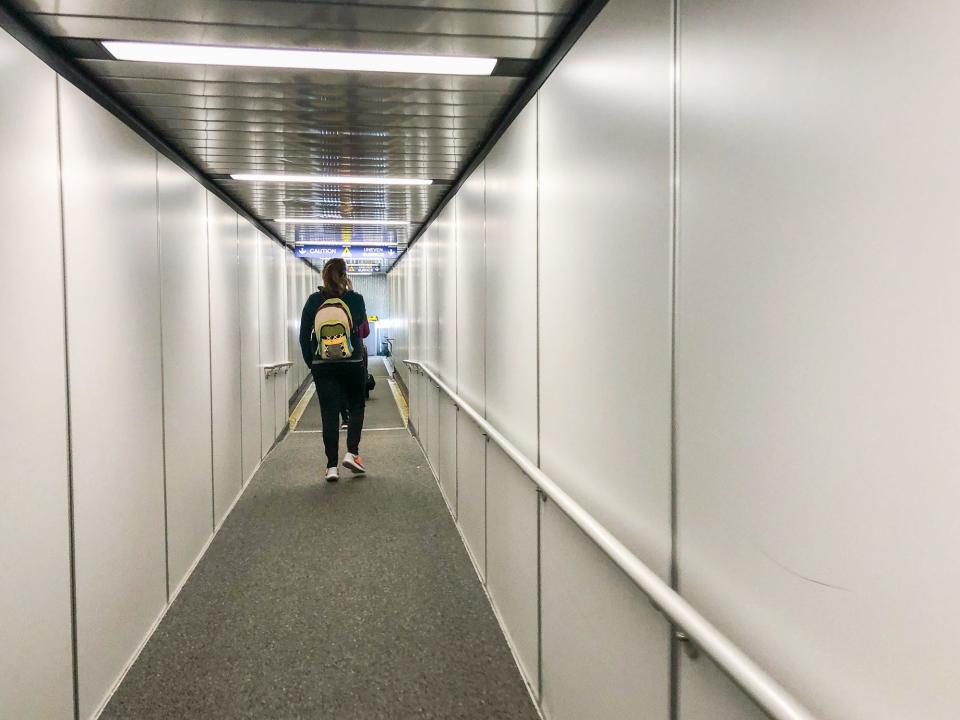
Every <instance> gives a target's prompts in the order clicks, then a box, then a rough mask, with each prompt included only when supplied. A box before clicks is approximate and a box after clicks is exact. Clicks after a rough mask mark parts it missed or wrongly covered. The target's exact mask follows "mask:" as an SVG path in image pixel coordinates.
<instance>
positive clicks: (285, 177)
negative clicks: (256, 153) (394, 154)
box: [230, 173, 433, 185]
mask: <svg viewBox="0 0 960 720" xmlns="http://www.w3.org/2000/svg"><path fill="white" fill-rule="evenodd" d="M230 177H231V178H233V179H234V180H243V181H245V182H281V183H317V184H326V185H430V184H431V183H433V180H429V179H426V180H425V179H423V178H400V177H376V176H369V175H365V176H357V175H294V174H292V173H234V174H233V175H231V176H230Z"/></svg>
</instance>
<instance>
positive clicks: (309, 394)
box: [288, 383, 316, 432]
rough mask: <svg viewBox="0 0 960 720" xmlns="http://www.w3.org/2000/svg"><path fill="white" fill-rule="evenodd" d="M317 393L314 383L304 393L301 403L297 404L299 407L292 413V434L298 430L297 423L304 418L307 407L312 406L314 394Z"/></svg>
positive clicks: (290, 422) (290, 421)
mask: <svg viewBox="0 0 960 720" xmlns="http://www.w3.org/2000/svg"><path fill="white" fill-rule="evenodd" d="M314 392H316V389H315V388H314V386H313V383H310V384H309V385H307V389H306V390H305V391H304V393H303V397H302V398H300V402H298V403H297V406H296V407H295V408H294V409H293V412H292V413H290V420H289V421H288V422H289V424H290V430H291V432H292V431H294V430H296V429H297V423H299V422H300V418H302V417H303V413H305V412H306V410H307V405H309V404H310V401H311V400H312V399H313V393H314Z"/></svg>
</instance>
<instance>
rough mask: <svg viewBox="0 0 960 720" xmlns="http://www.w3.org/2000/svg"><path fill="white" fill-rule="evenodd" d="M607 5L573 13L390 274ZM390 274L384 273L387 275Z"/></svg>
mask: <svg viewBox="0 0 960 720" xmlns="http://www.w3.org/2000/svg"><path fill="white" fill-rule="evenodd" d="M608 1H609V0H585V2H584V3H583V4H582V5H581V6H580V7H579V8H578V9H577V10H576V12H575V13H574V14H573V16H572V17H571V18H570V20H569V21H568V22H567V24H566V26H565V27H564V28H563V30H562V31H561V32H560V34H559V35H558V36H557V38H556V40H555V41H554V42H553V43H552V44H551V45H550V47H549V48H548V50H547V52H546V53H545V54H544V56H543V59H542V60H541V61H540V62H539V63H538V64H537V65H535V67H534V70H533V74H532V75H530V77H529V79H528V80H527V81H526V82H525V83H523V85H522V86H521V87H520V89H519V90H517V94H516V95H515V96H514V98H513V100H512V101H511V103H510V105H509V106H508V107H507V109H506V110H505V111H504V113H503V114H502V115H501V116H500V117H499V119H498V120H497V122H496V124H495V125H494V127H493V130H491V131H490V134H489V135H488V136H487V137H486V138H485V139H484V141H483V144H482V145H481V146H480V149H479V150H477V152H476V153H475V154H474V156H473V157H472V158H471V159H470V162H468V163H467V166H466V167H465V168H464V169H463V170H462V171H461V172H460V174H459V175H457V177H456V178H455V179H454V180H453V182H452V183H451V184H450V188H449V189H448V190H447V192H446V194H444V196H443V197H442V198H441V199H440V202H439V203H437V206H436V207H435V208H434V209H433V212H431V213H430V215H428V216H427V219H426V220H424V221H423V223H421V224H420V227H419V228H417V231H416V232H415V233H414V234H413V237H411V238H410V242H409V243H407V247H406V248H404V250H403V252H402V253H400V255H398V256H397V259H396V260H394V261H393V265H391V266H390V270H393V268H395V267H396V266H397V264H398V263H399V262H400V260H401V259H403V256H404V255H406V254H407V251H408V250H410V248H412V247H413V245H414V243H416V242H417V241H418V240H419V239H420V238H421V237H422V236H423V234H424V233H425V232H426V231H427V229H428V228H429V227H430V225H431V224H432V223H433V222H434V221H435V220H436V219H437V218H438V217H440V213H441V212H443V209H444V208H445V207H446V206H447V204H448V203H449V202H450V201H451V200H452V199H453V198H454V197H455V196H456V194H457V192H459V190H460V188H461V187H462V186H463V184H464V183H465V182H466V181H467V178H469V177H470V175H472V174H473V171H474V170H476V169H477V168H478V167H480V165H481V164H482V163H483V161H484V160H486V159H487V155H489V154H490V151H491V150H493V148H494V146H495V145H496V144H497V142H498V141H499V140H500V138H501V137H502V136H503V134H504V133H505V132H506V131H507V129H508V128H509V127H510V126H511V125H512V124H513V121H514V120H516V119H517V116H518V115H519V114H520V113H521V111H522V110H523V109H524V108H525V107H526V106H527V103H529V102H530V101H531V100H532V99H533V98H534V97H535V96H536V94H537V93H538V92H539V91H540V88H541V87H543V84H544V83H545V82H546V81H547V78H548V77H550V75H551V73H553V71H554V70H555V69H556V68H557V65H559V64H560V61H561V60H563V58H564V57H565V56H566V54H567V53H568V52H569V51H570V48H572V47H573V46H574V44H575V43H576V42H577V40H579V39H580V36H581V35H583V33H584V31H586V29H587V28H588V27H590V23H592V22H593V21H594V19H595V18H596V17H597V15H599V14H600V11H601V10H603V8H604V7H605V6H606V4H607V2H608ZM390 270H388V271H387V272H388V273H389V272H390Z"/></svg>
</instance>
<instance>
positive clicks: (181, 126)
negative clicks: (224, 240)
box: [12, 0, 581, 245]
mask: <svg viewBox="0 0 960 720" xmlns="http://www.w3.org/2000/svg"><path fill="white" fill-rule="evenodd" d="M12 4H13V5H16V6H18V7H19V8H20V9H21V10H23V11H24V12H26V13H27V14H28V15H29V17H30V19H31V20H32V21H33V22H34V23H35V24H36V25H37V26H38V27H39V28H40V29H41V30H42V31H43V32H44V33H46V34H47V35H49V36H51V37H53V38H56V39H57V40H58V41H62V42H63V43H64V45H63V46H64V47H65V48H67V49H68V51H70V52H74V53H76V60H77V62H78V63H79V64H81V65H82V66H83V67H84V68H85V69H86V70H87V71H88V72H89V73H90V74H92V75H93V76H94V77H95V78H96V79H97V80H98V81H99V82H101V83H102V84H103V85H104V87H106V88H107V89H108V90H109V91H110V92H112V93H113V94H114V95H115V97H117V98H118V99H119V100H120V101H121V102H122V103H124V104H125V105H126V106H127V107H128V108H130V109H131V110H133V112H135V113H136V114H137V115H139V116H140V117H141V118H143V119H144V120H145V121H146V122H147V123H148V124H149V125H151V126H152V127H153V128H155V129H156V130H157V132H158V133H159V134H160V135H161V136H163V137H164V138H165V139H166V140H167V141H168V142H170V143H171V144H172V145H174V146H175V147H176V148H177V149H178V150H179V151H180V152H182V153H183V155H184V156H185V157H187V158H188V159H189V160H191V161H192V162H194V163H196V164H197V165H198V166H199V167H200V168H201V169H202V170H204V171H205V172H207V173H208V174H210V175H212V176H213V177H214V179H215V181H216V182H217V183H218V184H219V185H220V186H221V187H222V188H223V189H224V190H225V191H226V192H227V193H228V194H230V195H232V196H233V197H234V198H235V199H236V200H237V201H238V202H239V203H241V204H242V205H244V206H245V207H247V208H248V209H249V210H250V211H251V212H252V213H253V214H254V215H255V216H257V217H258V218H260V219H262V220H264V221H267V222H268V224H269V221H271V220H272V219H274V218H278V217H317V216H324V217H331V216H337V215H342V216H344V217H354V218H363V219H390V220H401V221H405V222H407V223H408V225H406V226H401V227H396V228H389V231H387V230H384V229H382V228H364V229H360V228H357V227H355V228H352V229H351V228H346V229H343V228H331V227H328V226H325V227H315V226H308V227H307V226H290V225H287V226H280V225H272V226H271V227H272V228H273V229H275V230H276V232H277V234H278V235H280V236H281V237H283V238H285V239H286V240H287V241H291V242H292V241H303V240H331V241H333V240H336V241H342V240H344V239H349V238H352V239H353V240H354V241H358V240H360V239H366V240H368V241H371V240H376V239H377V238H379V239H381V240H384V239H393V240H396V241H397V242H399V243H400V244H401V245H403V244H404V243H406V242H407V241H408V240H409V238H410V237H411V236H412V235H413V234H414V233H415V232H416V231H417V230H418V228H419V225H420V224H421V223H422V222H423V221H424V220H425V219H426V218H427V217H428V216H429V215H430V213H431V212H432V210H433V209H434V208H435V207H436V205H437V204H438V203H439V202H440V200H441V199H442V197H443V196H444V194H445V193H446V191H447V189H448V188H449V187H450V184H451V183H452V182H453V181H454V179H455V178H456V177H457V176H458V175H459V174H460V172H461V171H462V170H463V168H464V167H465V166H466V165H467V164H468V163H469V162H470V160H471V158H472V157H473V156H474V154H475V153H476V152H477V151H478V150H479V149H480V147H481V145H482V143H483V141H484V140H485V139H486V137H487V136H488V135H489V133H490V132H491V130H492V128H493V126H494V124H495V122H496V121H497V119H498V118H499V117H500V116H501V115H502V113H503V112H504V111H505V109H506V108H507V107H508V106H509V104H510V103H511V101H512V99H513V98H514V97H515V95H516V93H517V92H518V91H519V89H520V88H521V87H522V85H523V82H524V78H523V77H506V76H499V75H495V76H491V77H469V76H445V75H417V74H399V73H357V72H330V71H310V70H288V69H266V68H247V67H224V66H198V65H183V64H161V63H138V62H121V61H115V60H109V59H102V58H103V57H107V56H106V55H105V54H104V53H103V52H102V50H101V49H100V48H99V46H98V45H97V44H96V43H95V42H91V41H97V40H103V39H111V40H138V41H154V42H177V43H188V44H223V45H238V46H247V47H273V48H309V49H323V50H364V51H380V52H398V53H429V54H445V55H462V56H487V57H496V58H502V59H508V60H518V61H521V63H520V64H517V63H512V67H513V68H514V72H523V71H524V68H525V67H526V68H532V67H533V66H534V64H535V61H537V60H539V59H541V58H542V57H543V55H544V53H545V52H546V50H547V48H549V47H550V45H551V43H552V42H553V41H554V40H555V39H556V37H557V35H558V34H559V33H560V32H561V31H562V30H563V28H564V27H565V26H566V24H567V23H568V22H569V21H570V19H571V17H572V14H573V13H574V12H575V11H576V10H577V9H578V7H579V5H580V4H581V0H359V1H357V2H352V1H350V0H339V1H334V2H328V1H322V0H313V1H311V0H205V1H204V2H188V1H182V2H181V1H177V0H164V1H161V0H19V2H14V3H12ZM524 63H526V64H524ZM244 171H252V172H272V173H283V172H286V173H317V174H329V175H349V174H354V175H376V176H403V177H416V178H427V179H432V180H433V181H434V183H433V184H432V185H430V186H423V187H397V186H376V185H372V186H349V185H343V184H337V185H311V184H295V183H287V184H282V183H263V182H257V183H248V182H238V181H235V180H232V179H230V178H229V175H230V174H231V173H236V172H244Z"/></svg>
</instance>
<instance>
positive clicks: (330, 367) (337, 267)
mask: <svg viewBox="0 0 960 720" xmlns="http://www.w3.org/2000/svg"><path fill="white" fill-rule="evenodd" d="M369 334H370V326H369V325H368V324H367V308H366V305H365V304H364V302H363V295H361V294H360V293H356V292H354V291H353V284H352V283H351V282H350V278H349V277H347V264H346V263H345V262H344V261H343V259H342V258H333V259H332V260H328V261H327V263H326V264H325V265H324V266H323V286H322V287H320V288H319V289H318V291H317V292H315V293H313V294H312V295H311V296H310V297H309V298H307V303H306V305H304V307H303V315H302V317H301V318H300V349H301V351H302V352H303V360H304V362H306V363H307V366H308V367H309V368H310V371H311V372H312V373H313V381H314V383H315V384H316V387H317V398H318V399H319V401H320V417H321V419H322V422H323V447H324V450H325V451H326V455H327V470H326V474H325V476H324V477H325V479H326V480H327V482H336V481H337V480H339V479H340V476H339V472H338V469H337V466H338V465H339V464H340V412H341V410H343V409H344V408H346V410H347V415H348V418H349V420H348V422H347V453H346V455H344V458H343V466H344V467H346V468H349V469H350V470H352V471H353V472H354V473H355V474H362V473H365V472H366V469H365V468H364V466H363V461H362V460H361V459H360V434H361V432H362V431H363V411H364V405H365V397H366V392H365V389H366V380H367V378H366V369H365V368H364V366H363V338H365V337H366V336H367V335H369Z"/></svg>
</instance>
